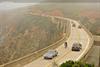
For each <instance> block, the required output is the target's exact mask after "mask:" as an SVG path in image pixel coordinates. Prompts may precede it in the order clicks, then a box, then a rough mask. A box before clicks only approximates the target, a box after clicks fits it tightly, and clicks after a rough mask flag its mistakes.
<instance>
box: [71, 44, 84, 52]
mask: <svg viewBox="0 0 100 67" xmlns="http://www.w3.org/2000/svg"><path fill="white" fill-rule="evenodd" d="M81 49H82V44H80V43H73V46H72V51H80V50H81Z"/></svg>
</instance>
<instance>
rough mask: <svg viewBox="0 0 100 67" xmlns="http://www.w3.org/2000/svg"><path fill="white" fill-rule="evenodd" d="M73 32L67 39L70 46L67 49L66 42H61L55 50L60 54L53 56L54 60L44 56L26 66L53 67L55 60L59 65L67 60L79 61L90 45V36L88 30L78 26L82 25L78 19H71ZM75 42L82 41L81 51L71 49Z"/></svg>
mask: <svg viewBox="0 0 100 67" xmlns="http://www.w3.org/2000/svg"><path fill="white" fill-rule="evenodd" d="M65 19H66V18H65ZM71 22H74V23H75V24H76V26H75V27H72V23H71ZM71 22H70V24H71V33H70V36H69V38H68V39H67V40H66V41H67V42H68V47H67V48H66V49H65V48H64V44H61V45H60V46H59V47H58V48H56V49H55V50H57V51H58V53H59V54H58V56H57V57H55V58H53V59H52V60H46V59H44V58H43V56H42V57H40V58H38V59H37V60H34V61H33V62H31V63H29V64H26V65H25V66H24V67H52V64H53V62H54V61H55V62H56V63H57V64H58V65H60V64H61V63H63V62H65V61H67V60H73V61H78V60H80V59H81V58H82V55H84V53H85V52H86V51H87V49H88V47H89V42H90V37H89V35H88V34H87V32H86V31H85V30H84V29H83V28H81V29H79V28H78V26H79V25H80V24H79V23H78V22H77V21H73V20H71ZM74 42H80V43H81V44H82V50H81V51H79V52H75V51H71V48H72V45H73V43H74Z"/></svg>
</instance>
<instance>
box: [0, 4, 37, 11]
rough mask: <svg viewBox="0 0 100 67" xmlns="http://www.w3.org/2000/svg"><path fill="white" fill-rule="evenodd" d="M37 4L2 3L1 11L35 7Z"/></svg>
mask: <svg viewBox="0 0 100 67" xmlns="http://www.w3.org/2000/svg"><path fill="white" fill-rule="evenodd" d="M35 4H37V3H14V2H2V3H0V10H9V9H15V8H19V7H25V6H30V5H35Z"/></svg>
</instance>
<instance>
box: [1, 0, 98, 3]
mask: <svg viewBox="0 0 100 67" xmlns="http://www.w3.org/2000/svg"><path fill="white" fill-rule="evenodd" d="M3 1H12V2H26V3H27V2H35V3H36V2H56V3H57V2H100V0H0V2H3Z"/></svg>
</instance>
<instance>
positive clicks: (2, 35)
mask: <svg viewBox="0 0 100 67" xmlns="http://www.w3.org/2000/svg"><path fill="white" fill-rule="evenodd" d="M30 11H31V9H30V8H28V7H26V8H19V9H15V10H11V11H7V12H6V11H2V12H0V64H4V63H7V62H9V61H12V60H15V59H18V58H20V57H23V56H25V55H27V54H29V53H32V52H34V51H37V50H39V49H42V48H44V47H46V46H48V45H51V44H52V43H54V42H56V41H58V40H59V39H61V38H62V37H63V35H62V34H63V31H62V30H61V29H60V30H59V29H57V26H56V24H54V23H52V21H51V19H50V18H48V17H41V16H33V15H30V14H29V12H30Z"/></svg>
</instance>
